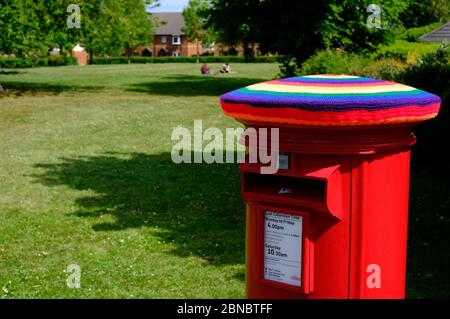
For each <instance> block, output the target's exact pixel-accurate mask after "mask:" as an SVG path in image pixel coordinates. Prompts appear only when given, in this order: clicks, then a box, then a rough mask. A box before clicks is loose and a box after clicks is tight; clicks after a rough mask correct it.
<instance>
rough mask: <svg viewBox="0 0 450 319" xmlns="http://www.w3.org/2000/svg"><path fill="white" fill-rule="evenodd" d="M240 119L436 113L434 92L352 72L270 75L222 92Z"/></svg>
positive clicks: (304, 121)
mask: <svg viewBox="0 0 450 319" xmlns="http://www.w3.org/2000/svg"><path fill="white" fill-rule="evenodd" d="M220 100H221V104H222V110H223V112H224V113H225V114H227V115H229V116H232V117H234V118H236V119H238V120H244V121H245V120H247V121H255V122H271V123H279V124H296V125H314V126H316V125H318V126H347V125H381V124H396V123H411V122H420V121H424V120H427V119H431V118H433V117H435V116H436V115H437V114H438V111H439V107H440V104H441V100H440V98H439V97H438V96H436V95H434V94H431V93H428V92H425V91H422V90H418V89H416V88H413V87H410V86H407V85H403V84H399V83H395V82H389V81H384V80H377V79H372V78H364V77H357V76H350V75H310V76H297V77H292V78H286V79H280V80H273V81H268V82H262V83H258V84H254V85H250V86H247V87H245V88H242V89H238V90H235V91H231V92H229V93H227V94H224V95H222V96H221V98H220Z"/></svg>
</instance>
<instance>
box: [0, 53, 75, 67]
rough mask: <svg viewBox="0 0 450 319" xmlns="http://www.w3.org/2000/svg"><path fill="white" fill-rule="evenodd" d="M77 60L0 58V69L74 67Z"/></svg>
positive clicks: (59, 58) (53, 57)
mask: <svg viewBox="0 0 450 319" xmlns="http://www.w3.org/2000/svg"><path fill="white" fill-rule="evenodd" d="M76 64H77V60H76V58H73V57H68V56H48V57H41V58H38V57H26V58H0V67H1V68H10V69H14V68H31V67H38V66H63V65H76Z"/></svg>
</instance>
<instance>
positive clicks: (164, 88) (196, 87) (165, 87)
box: [128, 74, 267, 96]
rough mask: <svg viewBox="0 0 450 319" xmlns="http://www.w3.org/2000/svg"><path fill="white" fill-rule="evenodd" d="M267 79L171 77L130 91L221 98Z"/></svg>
mask: <svg viewBox="0 0 450 319" xmlns="http://www.w3.org/2000/svg"><path fill="white" fill-rule="evenodd" d="M263 81H267V79H254V78H239V77H231V76H230V75H229V74H223V75H220V74H218V75H212V76H206V75H181V74H180V75H171V76H165V77H162V78H161V80H156V81H152V82H144V83H136V84H133V85H131V86H130V88H129V89H128V91H132V92H139V93H148V94H154V95H170V96H196V95H205V96H219V95H222V94H224V93H227V92H229V91H232V90H235V89H239V88H241V87H244V86H247V85H250V84H254V83H258V82H263Z"/></svg>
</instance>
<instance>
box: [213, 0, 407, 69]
mask: <svg viewBox="0 0 450 319" xmlns="http://www.w3.org/2000/svg"><path fill="white" fill-rule="evenodd" d="M373 2H375V3H376V2H377V1H374V0H315V1H309V0H308V1H307V0H297V1H280V0H213V1H212V6H211V9H210V10H209V20H208V22H209V24H210V25H211V26H212V27H213V28H214V29H215V30H216V31H217V32H218V34H219V37H220V40H222V41H223V42H225V43H226V44H236V43H241V44H242V45H243V46H244V49H245V50H246V51H249V48H248V46H249V44H250V45H251V44H254V43H258V44H259V48H260V50H261V51H262V52H273V53H279V54H282V55H286V56H288V57H293V58H294V59H295V60H296V64H297V65H301V64H302V62H303V61H304V60H305V59H307V58H308V57H309V56H310V55H311V54H313V53H314V51H316V50H318V49H323V48H341V49H344V50H347V51H351V52H360V51H364V50H369V49H373V48H374V47H376V46H377V45H378V44H380V43H386V42H388V41H390V40H391V39H392V38H393V34H394V32H395V29H396V27H397V25H398V24H399V19H398V17H399V15H400V13H401V12H402V11H403V10H405V8H406V5H405V3H404V1H403V0H385V1H382V4H380V6H381V8H382V12H381V18H382V21H383V25H382V27H381V28H370V27H368V25H367V18H368V17H369V15H370V14H371V13H370V12H368V11H367V10H368V6H369V5H370V4H372V3H373ZM386 22H389V23H386Z"/></svg>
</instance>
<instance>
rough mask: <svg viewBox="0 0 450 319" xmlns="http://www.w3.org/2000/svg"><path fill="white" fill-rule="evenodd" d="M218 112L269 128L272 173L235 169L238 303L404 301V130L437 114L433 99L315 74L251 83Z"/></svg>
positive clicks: (407, 143) (407, 144) (378, 83)
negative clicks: (239, 204)
mask: <svg viewBox="0 0 450 319" xmlns="http://www.w3.org/2000/svg"><path fill="white" fill-rule="evenodd" d="M221 104H222V109H223V111H224V113H225V114H227V115H230V116H232V117H234V118H236V119H237V120H239V121H240V122H242V123H244V124H245V125H246V127H247V128H253V129H255V130H256V131H260V130H261V129H262V128H275V127H276V128H278V129H279V152H280V154H281V155H280V156H279V157H278V160H279V161H280V165H279V168H278V171H277V172H276V173H275V174H271V175H269V174H261V166H262V165H263V164H261V163H260V162H255V163H249V162H245V163H242V164H240V171H241V173H242V194H243V199H244V201H245V202H246V207H247V218H246V223H247V225H246V283H247V296H248V297H249V298H404V294H405V273H406V248H407V246H406V243H407V223H408V192H409V161H410V148H411V146H412V145H413V144H414V143H415V138H414V135H413V134H412V133H411V130H412V128H413V127H414V125H416V124H417V123H418V122H420V121H423V120H427V119H430V118H433V117H435V116H436V115H437V113H438V110H439V106H440V99H439V97H437V96H435V95H433V94H430V93H427V92H424V91H421V90H418V89H415V88H412V87H409V86H405V85H402V84H398V83H394V82H388V81H383V80H376V79H370V78H360V77H355V76H346V75H340V76H332V75H318V76H305V77H294V78H287V79H282V80H274V81H268V82H264V83H259V84H255V85H252V86H249V87H246V88H243V89H239V90H236V91H232V92H230V93H227V94H225V95H223V96H222V97H221ZM258 142H259V143H258V147H259V148H261V147H265V146H264V145H265V144H263V143H261V141H258ZM253 151H255V150H253ZM250 152H252V150H251V149H250Z"/></svg>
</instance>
